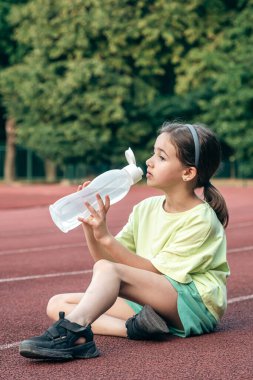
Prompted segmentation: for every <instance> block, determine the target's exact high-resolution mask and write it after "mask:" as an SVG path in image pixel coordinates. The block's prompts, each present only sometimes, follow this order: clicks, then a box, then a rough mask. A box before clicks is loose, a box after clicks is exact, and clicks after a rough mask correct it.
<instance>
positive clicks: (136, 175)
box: [123, 148, 143, 185]
mask: <svg viewBox="0 0 253 380" xmlns="http://www.w3.org/2000/svg"><path fill="white" fill-rule="evenodd" d="M125 156H126V160H127V162H128V164H129V165H127V166H125V167H124V168H123V169H125V170H126V171H127V172H128V174H129V175H130V176H131V179H132V182H133V185H134V184H135V183H137V182H139V181H140V180H141V179H142V176H143V171H142V169H141V168H139V167H137V166H136V160H135V156H134V152H133V151H132V149H131V148H128V149H127V150H126V151H125Z"/></svg>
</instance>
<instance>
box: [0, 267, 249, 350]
mask: <svg viewBox="0 0 253 380" xmlns="http://www.w3.org/2000/svg"><path fill="white" fill-rule="evenodd" d="M90 272H91V271H90ZM251 299H253V294H249V295H248V296H241V297H235V298H231V299H230V300H228V303H229V304H233V303H236V302H242V301H247V300H251ZM19 344H20V342H14V343H6V344H2V345H0V351H2V350H7V349H9V348H14V347H18V346H19Z"/></svg>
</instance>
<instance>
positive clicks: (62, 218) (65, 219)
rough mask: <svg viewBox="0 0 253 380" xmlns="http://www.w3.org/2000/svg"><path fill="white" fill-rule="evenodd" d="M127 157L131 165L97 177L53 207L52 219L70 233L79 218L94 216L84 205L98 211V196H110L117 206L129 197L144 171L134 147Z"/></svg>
mask: <svg viewBox="0 0 253 380" xmlns="http://www.w3.org/2000/svg"><path fill="white" fill-rule="evenodd" d="M125 156H126V160H127V162H128V164H129V165H127V166H125V167H124V168H123V169H114V170H109V171H107V172H105V173H103V174H101V175H99V176H98V177H96V178H95V179H94V180H93V181H92V182H91V183H90V184H89V185H88V186H87V187H85V188H83V189H82V190H80V191H77V192H75V193H73V194H70V195H67V196H65V197H63V198H61V199H59V200H58V201H56V202H55V203H54V204H53V205H50V206H49V211H50V214H51V217H52V219H53V221H54V223H55V224H56V225H57V227H58V228H59V229H60V230H61V231H63V232H68V231H70V230H72V229H73V228H75V227H77V226H79V225H80V224H81V222H80V221H79V220H78V219H77V218H78V217H79V216H81V217H83V218H85V219H86V218H88V217H89V216H90V212H89V210H88V209H87V207H86V206H85V205H84V202H88V203H90V204H91V205H92V206H93V207H94V208H95V210H98V203H97V199H96V194H100V196H101V198H102V199H103V201H105V196H106V195H109V197H110V203H111V204H114V203H116V202H118V201H120V200H121V199H122V198H124V197H125V196H126V195H127V193H128V192H129V190H130V187H131V186H132V185H134V184H135V183H137V182H138V181H140V180H141V178H142V175H143V171H142V169H141V168H139V167H137V166H136V161H135V157H134V154H133V151H132V150H131V148H129V149H128V150H126V151H125Z"/></svg>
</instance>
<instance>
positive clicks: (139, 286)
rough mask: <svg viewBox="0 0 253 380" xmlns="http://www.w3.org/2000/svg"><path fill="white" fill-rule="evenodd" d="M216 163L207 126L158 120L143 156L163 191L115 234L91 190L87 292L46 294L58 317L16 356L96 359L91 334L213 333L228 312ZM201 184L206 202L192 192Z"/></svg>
mask: <svg viewBox="0 0 253 380" xmlns="http://www.w3.org/2000/svg"><path fill="white" fill-rule="evenodd" d="M219 163H220V145H219V143H218V141H217V139H216V137H215V136H214V134H213V133H212V132H211V131H210V130H209V129H207V128H205V127H203V126H200V125H190V124H178V123H173V124H169V123H165V124H164V125H163V126H162V128H161V130H160V134H159V136H158V138H157V140H156V142H155V146H154V153H153V155H152V157H150V158H149V159H148V160H147V162H146V164H147V175H146V177H147V185H148V186H151V187H153V188H156V189H160V190H161V191H162V192H163V193H164V195H163V196H156V197H151V198H148V199H146V200H144V201H142V202H140V203H139V204H138V205H137V206H135V207H134V209H133V212H132V214H131V215H130V218H129V221H128V223H127V224H126V226H125V227H124V228H123V229H122V231H121V232H120V233H119V234H118V235H117V236H116V238H114V237H113V236H112V235H111V234H110V232H109V230H108V227H107V224H106V214H107V212H108V210H109V207H110V200H109V197H108V196H107V197H106V198H105V202H103V200H102V199H101V197H100V196H99V194H97V202H98V205H99V210H98V211H95V209H94V208H93V207H92V206H91V205H90V204H88V203H86V207H87V208H88V210H89V211H90V214H91V216H90V217H89V218H88V219H87V220H84V219H81V218H80V221H81V222H82V225H83V230H84V234H85V238H86V241H87V244H88V248H89V251H90V253H91V255H92V257H93V259H94V261H95V265H94V269H93V277H92V280H91V283H90V285H89V287H88V289H87V290H86V292H85V293H76V294H75V293H74V294H72V293H71V294H61V295H56V296H54V297H53V298H51V300H50V301H49V303H48V307H47V313H48V316H49V317H51V318H52V319H53V320H57V319H58V316H60V318H59V320H58V321H57V322H55V323H54V324H53V325H52V326H51V327H49V329H48V330H47V331H46V332H45V333H44V334H43V335H41V336H38V337H33V338H31V339H28V340H25V341H23V342H22V343H21V344H20V353H21V355H23V356H26V357H30V358H44V359H70V358H89V357H95V356H98V355H99V352H98V350H97V348H96V345H95V342H94V340H93V333H92V330H93V331H94V333H95V334H104V335H114V336H121V337H128V338H130V339H159V338H161V337H163V336H167V334H168V333H170V334H174V335H177V336H181V337H188V336H191V335H200V334H203V333H208V332H211V331H213V330H214V328H215V326H216V325H217V322H218V321H219V320H220V318H221V317H222V315H223V314H224V312H225V310H226V303H227V300H226V298H227V297H226V277H227V276H228V275H229V267H228V264H227V261H226V238H225V233H224V228H225V227H226V226H227V224H228V211H227V207H226V204H225V201H224V199H223V198H222V196H221V195H220V193H219V192H218V190H217V189H216V188H215V187H214V186H213V185H212V184H211V183H210V178H211V177H212V176H213V174H214V173H215V172H216V170H217V168H218V166H219ZM87 184H88V182H86V183H84V185H83V186H87ZM201 187H203V188H204V200H202V199H200V198H199V197H198V196H197V195H196V193H195V189H196V188H201ZM81 188H82V186H80V187H79V189H81ZM65 314H66V318H65ZM91 325H92V330H91Z"/></svg>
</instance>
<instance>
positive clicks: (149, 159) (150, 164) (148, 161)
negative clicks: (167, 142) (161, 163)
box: [146, 157, 153, 166]
mask: <svg viewBox="0 0 253 380" xmlns="http://www.w3.org/2000/svg"><path fill="white" fill-rule="evenodd" d="M146 165H147V166H153V163H152V157H150V158H148V159H147V161H146Z"/></svg>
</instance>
